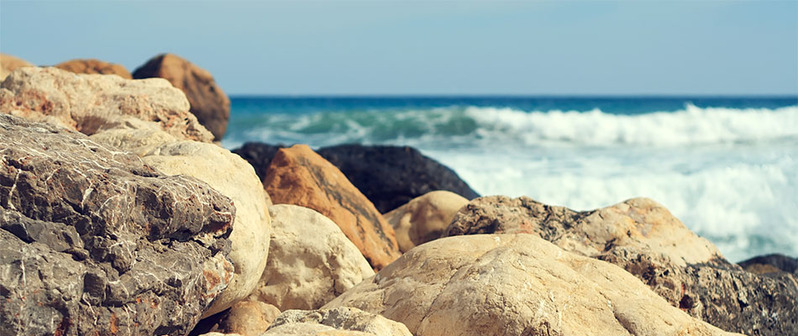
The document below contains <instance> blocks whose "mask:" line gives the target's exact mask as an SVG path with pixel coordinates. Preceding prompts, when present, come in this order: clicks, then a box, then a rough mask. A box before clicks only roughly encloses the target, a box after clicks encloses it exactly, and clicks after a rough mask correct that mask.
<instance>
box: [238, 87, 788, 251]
mask: <svg viewBox="0 0 798 336" xmlns="http://www.w3.org/2000/svg"><path fill="white" fill-rule="evenodd" d="M248 141H258V142H265V143H271V144H277V143H282V144H294V143H305V144H309V145H310V146H311V147H314V148H317V147H322V146H330V145H336V144H342V143H361V144H390V145H409V146H413V147H416V148H418V149H419V150H421V151H422V152H423V153H424V154H425V155H427V156H430V157H432V158H434V159H435V160H438V161H439V162H441V163H443V164H445V165H447V166H449V167H451V168H452V169H454V170H455V171H456V172H457V174H459V176H460V177H461V178H462V179H463V180H465V181H466V182H467V183H468V184H469V185H470V186H471V187H472V188H473V189H474V190H476V191H477V192H478V193H480V194H482V195H508V196H512V197H517V196H521V195H527V196H530V197H532V198H533V199H535V200H538V201H540V202H544V203H547V204H554V205H563V206H567V207H569V208H572V209H576V210H588V209H595V208H599V207H604V206H608V205H612V204H615V203H618V202H621V201H624V200H626V199H629V198H633V197H641V196H643V197H649V198H652V199H654V200H656V201H657V202H659V203H661V204H663V205H664V206H666V207H667V208H668V209H669V210H670V211H671V212H672V213H673V214H674V215H676V216H677V217H678V218H679V219H681V220H682V222H684V224H685V225H687V226H688V227H689V228H690V229H692V230H693V231H695V232H697V233H698V234H699V235H701V236H703V237H705V238H707V239H709V240H710V241H712V242H713V243H715V244H716V245H717V246H718V247H719V248H720V250H721V252H722V253H723V254H724V256H726V257H727V258H728V259H729V260H731V261H740V260H743V259H745V258H749V257H751V256H755V255H761V254H766V253H783V254H787V255H790V256H793V257H795V256H798V97H779V98H761V97H760V98H745V97H723V98H696V97H688V98H682V97H667V98H662V97H653V98H646V97H629V98H619V97H612V98H601V97H598V98H597V97H238V98H233V99H232V113H231V118H230V124H229V126H228V130H227V135H226V136H225V138H224V140H223V141H222V143H223V145H224V146H225V147H227V148H231V149H232V148H235V147H238V146H240V145H241V144H243V143H244V142H248Z"/></svg>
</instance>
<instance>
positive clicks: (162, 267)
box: [0, 115, 235, 335]
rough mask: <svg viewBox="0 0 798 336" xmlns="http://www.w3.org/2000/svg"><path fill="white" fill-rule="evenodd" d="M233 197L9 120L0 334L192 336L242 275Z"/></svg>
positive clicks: (2, 186)
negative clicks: (234, 243) (233, 243)
mask: <svg viewBox="0 0 798 336" xmlns="http://www.w3.org/2000/svg"><path fill="white" fill-rule="evenodd" d="M234 217H235V208H234V206H233V204H232V202H231V200H230V199H229V198H227V197H225V196H223V195H222V194H220V193H218V192H217V191H215V190H213V189H212V188H211V187H210V186H208V185H207V184H205V183H203V182H200V181H198V180H196V179H194V178H190V177H184V176H165V175H163V174H161V173H159V172H157V171H155V170H153V169H152V168H151V167H149V166H147V165H145V164H144V163H143V162H142V161H141V159H139V157H138V156H136V155H134V154H131V153H127V152H120V151H116V150H115V149H110V148H109V147H105V146H102V145H99V144H97V143H96V142H93V141H91V140H90V139H88V138H87V137H86V136H85V135H83V134H80V133H76V132H73V131H68V130H65V129H62V128H60V127H56V126H51V125H48V124H43V123H37V122H31V121H27V120H24V119H20V118H17V117H13V116H8V115H0V296H2V297H3V299H4V301H3V302H2V304H0V325H2V326H3V329H2V330H0V334H2V335H16V334H24V335H164V334H166V335H184V334H187V333H188V332H189V331H190V330H191V328H192V327H193V326H194V324H196V322H197V321H198V320H199V319H200V316H201V315H202V313H203V312H204V311H205V310H206V309H207V308H208V307H209V306H210V305H211V303H212V302H213V300H214V299H215V298H216V296H217V295H219V293H220V292H221V291H223V290H224V289H225V288H226V287H227V285H228V283H229V281H230V279H231V277H232V272H233V265H232V264H231V263H230V262H229V260H228V259H227V257H226V255H227V253H229V251H230V241H229V240H228V239H227V236H228V235H229V233H230V228H231V225H232V223H233V220H234Z"/></svg>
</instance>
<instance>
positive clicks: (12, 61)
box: [0, 53, 35, 82]
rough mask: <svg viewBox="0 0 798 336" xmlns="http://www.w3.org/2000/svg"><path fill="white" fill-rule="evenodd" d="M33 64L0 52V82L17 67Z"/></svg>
mask: <svg viewBox="0 0 798 336" xmlns="http://www.w3.org/2000/svg"><path fill="white" fill-rule="evenodd" d="M32 66H35V65H33V64H31V63H29V62H28V61H26V60H24V59H21V58H19V57H14V56H11V55H9V54H3V53H0V82H2V81H3V80H4V79H6V77H7V76H8V75H9V74H10V73H11V72H12V71H14V70H16V69H17V68H21V67H32Z"/></svg>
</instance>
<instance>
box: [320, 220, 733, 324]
mask: <svg viewBox="0 0 798 336" xmlns="http://www.w3.org/2000/svg"><path fill="white" fill-rule="evenodd" d="M333 307H357V308H360V309H362V310H364V311H367V312H371V313H374V314H380V315H382V316H385V317H386V318H389V319H391V320H394V321H399V322H402V323H404V324H405V325H406V326H407V327H408V329H409V330H410V331H411V332H412V333H413V334H415V335H425V336H450V335H729V333H726V332H724V331H722V330H720V329H717V328H715V327H713V326H711V325H709V324H707V323H705V322H702V321H700V320H697V319H695V318H692V317H690V316H689V315H687V314H686V313H684V312H683V311H681V310H679V309H678V308H675V307H673V306H671V305H670V304H668V302H666V301H665V300H664V299H663V298H661V297H659V296H658V295H657V294H655V293H654V292H652V291H651V290H650V289H649V288H648V287H647V286H646V285H644V284H643V283H641V282H640V281H639V280H638V279H637V278H635V277H634V276H632V275H631V274H629V273H627V272H626V271H624V270H623V269H621V268H619V267H617V266H614V265H612V264H609V263H606V262H603V261H599V260H595V259H592V258H588V257H584V256H580V255H577V254H574V253H571V252H566V251H563V250H562V249H561V248H559V247H557V246H555V245H553V244H551V243H549V242H548V241H545V240H543V239H541V238H540V237H537V236H535V235H530V234H502V235H472V236H461V237H448V238H442V239H438V240H435V241H432V242H429V243H427V244H424V245H421V246H418V247H416V248H414V249H412V250H410V251H409V252H407V253H405V254H404V255H403V256H402V257H401V258H399V259H398V260H396V261H395V262H394V263H392V264H391V265H389V266H388V267H386V268H385V269H383V270H382V271H380V272H379V273H378V274H377V275H375V277H374V278H373V279H370V280H366V281H364V282H362V283H360V284H359V285H357V286H355V287H354V288H352V289H350V290H349V291H347V292H346V293H344V294H343V295H341V296H339V297H338V298H336V299H335V300H333V301H331V302H330V303H328V304H327V305H325V307H324V308H333Z"/></svg>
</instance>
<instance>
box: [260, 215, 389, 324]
mask: <svg viewBox="0 0 798 336" xmlns="http://www.w3.org/2000/svg"><path fill="white" fill-rule="evenodd" d="M269 214H270V216H271V218H272V237H271V242H270V246H269V260H268V261H267V264H266V269H265V270H264V271H263V276H262V277H261V279H260V282H259V283H258V287H257V288H256V289H255V290H254V291H253V292H252V294H251V296H250V300H258V301H262V302H265V303H268V304H272V305H275V306H276V307H277V308H279V309H280V310H281V311H284V310H288V309H318V308H321V306H323V305H324V304H325V303H327V302H329V301H331V300H332V299H334V298H335V297H337V296H338V295H341V293H343V292H345V291H346V290H348V289H349V288H352V287H353V286H354V285H356V284H358V283H360V282H361V281H363V279H365V278H368V277H370V276H372V275H374V271H373V270H372V269H371V265H369V263H368V261H366V259H365V258H364V257H363V255H362V254H360V251H359V250H358V249H357V247H356V246H355V245H354V244H352V242H351V241H349V239H347V238H346V236H345V235H344V233H343V232H341V229H340V228H339V227H338V226H337V225H335V223H333V221H332V220H330V219H329V218H327V217H324V215H322V214H320V213H318V212H316V211H315V210H312V209H308V208H304V207H301V206H296V205H290V204H278V205H273V206H271V207H269Z"/></svg>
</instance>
